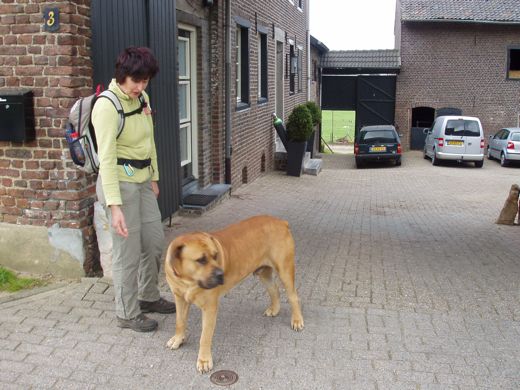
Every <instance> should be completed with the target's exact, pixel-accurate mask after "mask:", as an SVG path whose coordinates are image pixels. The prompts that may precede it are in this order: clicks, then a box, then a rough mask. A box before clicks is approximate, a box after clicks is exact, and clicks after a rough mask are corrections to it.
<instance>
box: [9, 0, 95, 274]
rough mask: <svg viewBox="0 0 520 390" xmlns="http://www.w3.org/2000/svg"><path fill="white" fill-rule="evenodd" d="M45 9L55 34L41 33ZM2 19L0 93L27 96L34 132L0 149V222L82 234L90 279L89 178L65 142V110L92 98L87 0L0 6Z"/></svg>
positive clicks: (92, 257) (92, 193) (91, 191)
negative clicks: (55, 22)
mask: <svg viewBox="0 0 520 390" xmlns="http://www.w3.org/2000/svg"><path fill="white" fill-rule="evenodd" d="M47 7H50V8H55V7H57V8H59V23H60V25H59V29H58V31H56V32H47V31H44V19H43V12H44V9H45V8H47ZM0 15H1V16H0V90H2V89H6V88H8V89H30V90H32V91H33V93H34V108H35V127H36V139H35V140H34V141H31V142H25V143H12V142H0V180H1V187H0V222H3V223H8V224H16V225H33V226H41V227H47V228H50V227H53V229H58V230H57V231H58V232H59V231H60V230H59V229H77V230H80V231H81V234H80V235H78V236H79V237H82V240H83V251H84V253H83V256H84V257H83V269H84V271H85V273H86V274H87V275H89V274H93V273H95V272H97V271H99V253H98V251H97V243H96V238H95V233H94V230H93V225H92V218H93V203H94V201H95V177H94V175H89V176H86V175H85V174H84V173H82V172H80V171H78V170H77V169H75V168H74V166H73V164H72V162H71V160H70V157H69V153H68V149H67V146H66V143H65V140H64V128H65V124H66V120H67V116H68V111H69V109H70V107H71V106H72V104H73V103H74V101H75V100H76V99H77V98H78V97H80V96H87V95H89V94H90V93H92V92H91V91H92V74H93V68H92V61H91V58H90V55H91V49H90V46H91V30H90V0H70V1H41V0H26V1H24V2H23V3H22V2H19V1H14V0H3V1H2V4H1V5H0ZM59 236H60V235H59V233H58V238H59ZM51 272H52V271H51Z"/></svg>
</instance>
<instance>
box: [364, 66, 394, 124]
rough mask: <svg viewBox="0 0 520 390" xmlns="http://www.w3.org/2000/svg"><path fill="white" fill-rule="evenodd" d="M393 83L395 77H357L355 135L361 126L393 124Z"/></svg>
mask: <svg viewBox="0 0 520 390" xmlns="http://www.w3.org/2000/svg"><path fill="white" fill-rule="evenodd" d="M395 82H396V77H395V76H375V75H374V76H358V83H357V107H356V134H357V133H358V131H359V129H360V128H361V127H363V126H370V125H393V124H394V119H395ZM398 132H399V131H398Z"/></svg>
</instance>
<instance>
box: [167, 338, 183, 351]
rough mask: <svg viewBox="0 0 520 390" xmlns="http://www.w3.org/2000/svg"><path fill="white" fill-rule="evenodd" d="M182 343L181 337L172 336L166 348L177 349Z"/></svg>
mask: <svg viewBox="0 0 520 390" xmlns="http://www.w3.org/2000/svg"><path fill="white" fill-rule="evenodd" d="M183 343H184V337H181V336H177V335H175V336H173V337H172V338H171V339H170V340H168V342H167V343H166V346H167V347H168V348H170V349H178V348H179V347H180V346H181V345H182V344H183Z"/></svg>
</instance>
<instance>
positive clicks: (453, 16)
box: [400, 0, 520, 24]
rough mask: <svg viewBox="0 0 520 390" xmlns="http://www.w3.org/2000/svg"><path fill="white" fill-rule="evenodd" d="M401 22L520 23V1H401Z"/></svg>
mask: <svg viewBox="0 0 520 390" xmlns="http://www.w3.org/2000/svg"><path fill="white" fill-rule="evenodd" d="M400 1H401V20H402V21H410V22H415V21H432V22H440V21H451V22H471V23H497V24H498V23H506V24H516V23H520V6H519V1H518V0H400Z"/></svg>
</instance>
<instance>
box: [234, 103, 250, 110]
mask: <svg viewBox="0 0 520 390" xmlns="http://www.w3.org/2000/svg"><path fill="white" fill-rule="evenodd" d="M249 107H251V106H250V105H249V103H244V102H241V103H237V108H236V111H244V110H247V109H248V108H249Z"/></svg>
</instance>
